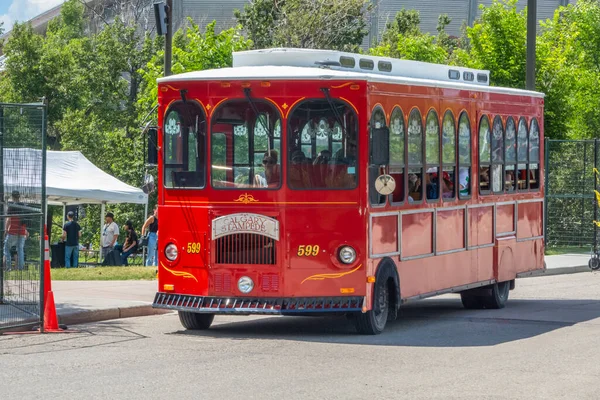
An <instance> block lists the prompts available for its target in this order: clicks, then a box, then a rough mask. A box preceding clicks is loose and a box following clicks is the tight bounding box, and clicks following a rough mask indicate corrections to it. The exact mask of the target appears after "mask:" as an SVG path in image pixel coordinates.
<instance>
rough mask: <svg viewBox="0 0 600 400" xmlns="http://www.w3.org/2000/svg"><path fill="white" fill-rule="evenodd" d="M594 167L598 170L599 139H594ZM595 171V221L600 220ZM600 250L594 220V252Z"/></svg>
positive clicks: (596, 226)
mask: <svg viewBox="0 0 600 400" xmlns="http://www.w3.org/2000/svg"><path fill="white" fill-rule="evenodd" d="M594 168H595V171H597V170H598V139H594ZM595 171H594V200H593V202H594V221H598V199H596V196H595V195H596V191H597V190H598V179H597V177H596V172H595ZM597 252H598V225H597V224H596V223H595V222H594V254H596V253H597Z"/></svg>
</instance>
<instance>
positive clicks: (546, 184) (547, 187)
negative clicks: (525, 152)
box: [544, 138, 550, 246]
mask: <svg viewBox="0 0 600 400" xmlns="http://www.w3.org/2000/svg"><path fill="white" fill-rule="evenodd" d="M549 144H550V142H549V141H548V138H544V246H547V245H548V193H549V191H550V184H549V181H548V159H549V157H548V153H549V152H550V147H549Z"/></svg>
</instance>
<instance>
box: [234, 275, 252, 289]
mask: <svg viewBox="0 0 600 400" xmlns="http://www.w3.org/2000/svg"><path fill="white" fill-rule="evenodd" d="M238 289H239V290H240V292H242V293H250V292H251V291H252V289H254V282H253V281H252V279H251V278H250V277H248V276H242V277H241V278H240V279H239V280H238Z"/></svg>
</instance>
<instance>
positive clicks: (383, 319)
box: [355, 281, 390, 335]
mask: <svg viewBox="0 0 600 400" xmlns="http://www.w3.org/2000/svg"><path fill="white" fill-rule="evenodd" d="M375 302H376V303H375ZM389 314H390V292H389V290H388V284H387V282H386V281H379V282H378V283H377V287H376V288H375V299H374V304H373V308H372V309H371V310H369V311H367V312H366V313H360V314H358V315H357V316H356V319H355V324H356V330H357V331H358V333H360V334H363V335H379V334H380V333H381V332H383V330H384V329H385V325H386V323H387V320H388V316H389Z"/></svg>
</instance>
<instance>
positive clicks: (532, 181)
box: [529, 118, 540, 190]
mask: <svg viewBox="0 0 600 400" xmlns="http://www.w3.org/2000/svg"><path fill="white" fill-rule="evenodd" d="M539 163H540V127H539V125H538V122H537V119H535V118H534V119H532V120H531V126H530V128H529V189H533V190H537V189H539V188H540V164H539Z"/></svg>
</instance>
